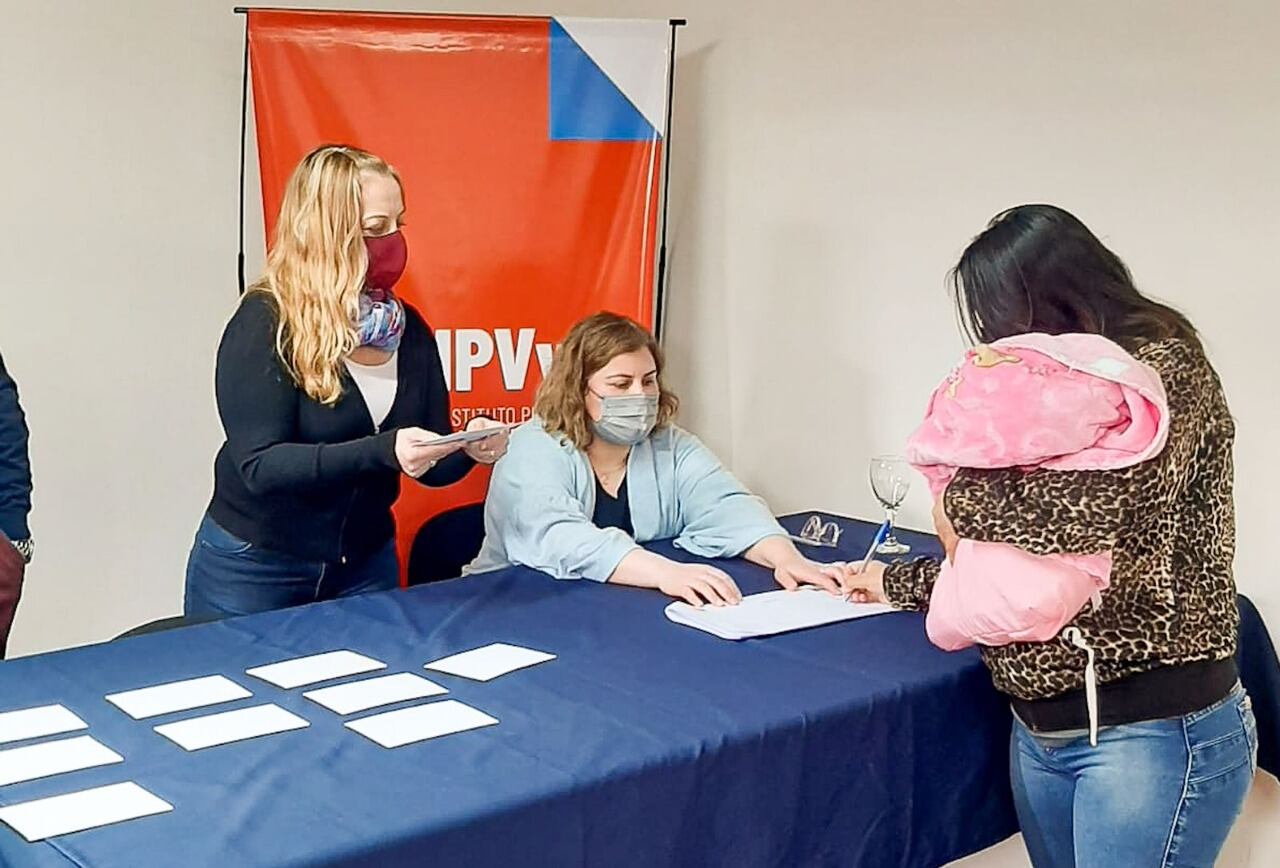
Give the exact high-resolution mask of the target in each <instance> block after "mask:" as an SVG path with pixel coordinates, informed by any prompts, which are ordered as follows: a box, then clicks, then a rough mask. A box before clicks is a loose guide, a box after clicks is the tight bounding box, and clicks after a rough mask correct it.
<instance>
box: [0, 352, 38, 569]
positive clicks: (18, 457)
mask: <svg viewBox="0 0 1280 868" xmlns="http://www.w3.org/2000/svg"><path fill="white" fill-rule="evenodd" d="M28 436H29V435H28V431H27V420H26V416H25V415H24V414H23V412H22V405H21V404H20V403H19V402H18V387H17V385H16V384H15V383H14V382H13V378H12V377H10V376H9V372H8V371H7V370H6V369H5V366H4V359H3V358H0V532H3V533H4V535H5V536H6V537H7V538H8V539H9V540H10V541H11V542H13V543H25V542H26V541H27V540H29V539H30V537H31V532H30V529H29V528H28V527H27V516H28V515H29V514H30V512H31V462H30V459H29V457H28V454H27V440H28ZM22 557H23V560H24V561H26V560H29V559H30V553H29V552H23V553H22Z"/></svg>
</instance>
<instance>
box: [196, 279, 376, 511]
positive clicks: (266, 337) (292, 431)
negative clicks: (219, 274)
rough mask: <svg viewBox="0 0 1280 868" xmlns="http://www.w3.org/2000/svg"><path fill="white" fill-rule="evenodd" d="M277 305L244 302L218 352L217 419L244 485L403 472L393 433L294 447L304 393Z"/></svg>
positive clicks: (292, 485)
mask: <svg viewBox="0 0 1280 868" xmlns="http://www.w3.org/2000/svg"><path fill="white" fill-rule="evenodd" d="M273 308H274V305H273V304H272V302H271V300H270V299H269V298H267V297H265V296H263V295H261V294H254V295H250V296H249V297H247V298H245V300H244V301H243V302H242V303H241V305H240V309H239V310H238V311H236V313H235V315H234V316H233V317H232V318H231V321H230V322H229V323H228V324H227V328H226V330H225V331H224V332H223V336H222V342H221V344H220V345H219V347H218V361H217V369H216V373H215V391H216V394H217V401H218V415H219V416H220V417H221V419H222V427H223V429H224V430H225V431H226V435H227V451H228V453H229V454H230V456H231V459H232V461H233V462H234V463H235V465H236V467H237V468H238V469H239V471H240V475H241V477H242V478H243V479H244V481H245V485H246V486H247V487H248V488H249V490H250V491H252V492H254V493H255V494H271V493H273V492H276V491H281V490H297V489H303V488H306V487H308V486H325V485H332V484H333V483H335V482H343V481H347V480H352V479H355V478H356V477H358V476H360V475H361V474H364V473H370V472H384V471H387V470H399V464H398V462H397V460H396V452H395V445H396V432H395V431H386V432H383V433H382V434H375V435H373V436H370V437H361V438H358V439H356V440H350V441H347V442H345V443H319V444H317V443H297V442H293V441H294V438H296V437H297V413H298V396H299V394H300V393H299V390H298V388H297V386H296V385H295V384H294V382H293V379H292V377H290V376H289V373H288V371H286V370H285V367H284V365H283V363H282V362H281V361H280V358H279V355H278V354H277V353H276V325H275V313H274V309H273Z"/></svg>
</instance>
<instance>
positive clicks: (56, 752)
mask: <svg viewBox="0 0 1280 868" xmlns="http://www.w3.org/2000/svg"><path fill="white" fill-rule="evenodd" d="M122 762H124V757H122V756H120V754H118V753H116V752H115V751H113V750H112V749H111V748H109V747H107V746H106V745H105V744H103V743H102V742H100V741H98V740H97V739H95V738H93V737H92V736H88V735H82V736H78V737H76V738H62V739H58V740H57V741H44V742H41V743H40V744H33V745H29V746H27V747H11V748H9V749H8V750H3V751H0V787H3V786H7V785H8V784H17V783H21V782H23V781H34V780H35V779H36V778H47V777H49V776H50V775H60V774H64V773H66V772H78V771H80V770H81V769H91V768H96V767H98V766H109V765H112V764H113V763H122Z"/></svg>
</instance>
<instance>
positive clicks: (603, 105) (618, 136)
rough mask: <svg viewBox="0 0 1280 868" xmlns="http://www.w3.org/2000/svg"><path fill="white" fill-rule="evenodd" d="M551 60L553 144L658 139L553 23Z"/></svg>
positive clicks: (612, 84) (564, 33)
mask: <svg viewBox="0 0 1280 868" xmlns="http://www.w3.org/2000/svg"><path fill="white" fill-rule="evenodd" d="M548 55H549V57H548V67H549V71H550V74H549V76H548V80H549V81H548V83H549V87H548V96H547V105H548V112H547V114H548V116H549V119H550V129H549V135H550V137H551V139H553V140H563V139H570V140H578V141H593V142H599V141H613V142H618V141H621V142H635V141H644V142H648V141H652V140H654V139H656V138H657V137H658V133H657V131H656V130H655V129H654V128H653V125H652V124H650V123H649V121H647V120H646V119H645V117H644V115H642V114H641V113H640V110H639V109H637V108H636V107H635V106H634V105H633V104H632V103H631V100H629V99H627V97H626V94H624V93H623V92H622V91H620V90H618V87H617V85H615V84H614V83H613V82H612V81H611V80H610V79H609V76H607V75H605V74H604V72H603V71H602V70H601V69H600V67H599V66H597V65H596V62H595V61H594V60H592V59H591V58H590V57H588V56H587V53H586V52H585V51H583V50H582V48H581V47H580V46H579V45H578V43H577V42H575V41H574V40H573V37H572V36H570V35H569V34H568V32H567V31H566V30H565V29H564V28H563V27H561V26H560V24H559V23H557V22H556V21H555V20H554V19H553V20H552V21H551V46H550V50H549V52H548Z"/></svg>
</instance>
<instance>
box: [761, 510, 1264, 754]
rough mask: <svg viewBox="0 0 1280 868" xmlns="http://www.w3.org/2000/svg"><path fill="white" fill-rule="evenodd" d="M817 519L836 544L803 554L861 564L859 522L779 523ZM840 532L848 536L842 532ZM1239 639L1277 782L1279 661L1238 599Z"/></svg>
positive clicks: (923, 547) (913, 539)
mask: <svg viewBox="0 0 1280 868" xmlns="http://www.w3.org/2000/svg"><path fill="white" fill-rule="evenodd" d="M812 515H816V516H818V517H819V518H820V519H821V520H822V521H823V523H826V522H831V521H834V522H835V523H836V525H837V526H838V527H840V528H841V530H842V533H841V535H840V538H839V542H838V544H837V545H836V547H835V548H834V549H827V548H823V547H818V546H804V545H802V546H801V548H802V549H803V550H804V552H805V553H806V554H808V555H810V556H811V557H814V558H822V555H823V554H826V557H825V558H822V559H824V560H840V559H843V560H850V561H855V560H860V559H861V558H862V557H863V556H864V555H865V554H866V547H867V546H868V545H869V544H870V540H869V538H868V536H867V533H868V528H867V525H866V524H864V523H863V522H859V521H857V520H856V519H850V518H845V517H843V516H833V515H829V514H827V513H822V512H817V513H796V514H795V515H792V516H786V517H784V518H783V519H782V523H783V524H784V525H785V526H786V528H787V530H789V531H791V532H792V533H797V532H799V530H800V529H801V528H802V527H803V526H804V524H805V522H806V521H807V520H808V519H809V517H810V516H812ZM843 531H849V532H848V533H844V532H843ZM899 537H900V538H901V539H903V540H904V541H905V542H907V543H909V544H913V549H914V550H913V551H912V552H911V553H909V554H907V555H902V557H916V556H918V555H920V554H925V555H936V554H937V553H938V547H937V546H938V543H937V540H936V539H934V538H933V537H923V536H921V535H919V534H913V533H910V532H907V533H905V534H902V533H900V534H899ZM1238 602H1239V610H1240V640H1239V644H1238V646H1237V649H1236V663H1237V665H1238V666H1239V668H1240V682H1241V683H1242V684H1243V685H1244V688H1245V690H1247V691H1248V693H1249V697H1250V699H1251V700H1252V701H1253V710H1254V715H1255V717H1257V720H1258V765H1259V766H1260V767H1261V768H1263V769H1265V770H1266V771H1268V772H1270V773H1271V774H1273V775H1275V776H1276V777H1278V778H1280V658H1277V656H1276V649H1275V646H1274V645H1273V644H1272V641H1271V635H1270V634H1269V633H1268V632H1267V627H1266V624H1264V623H1263V621H1262V615H1261V614H1260V613H1259V612H1258V609H1257V607H1256V606H1254V604H1253V601H1251V600H1250V599H1249V598H1248V597H1246V596H1244V595H1243V594H1241V595H1240V596H1239V600H1238Z"/></svg>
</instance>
